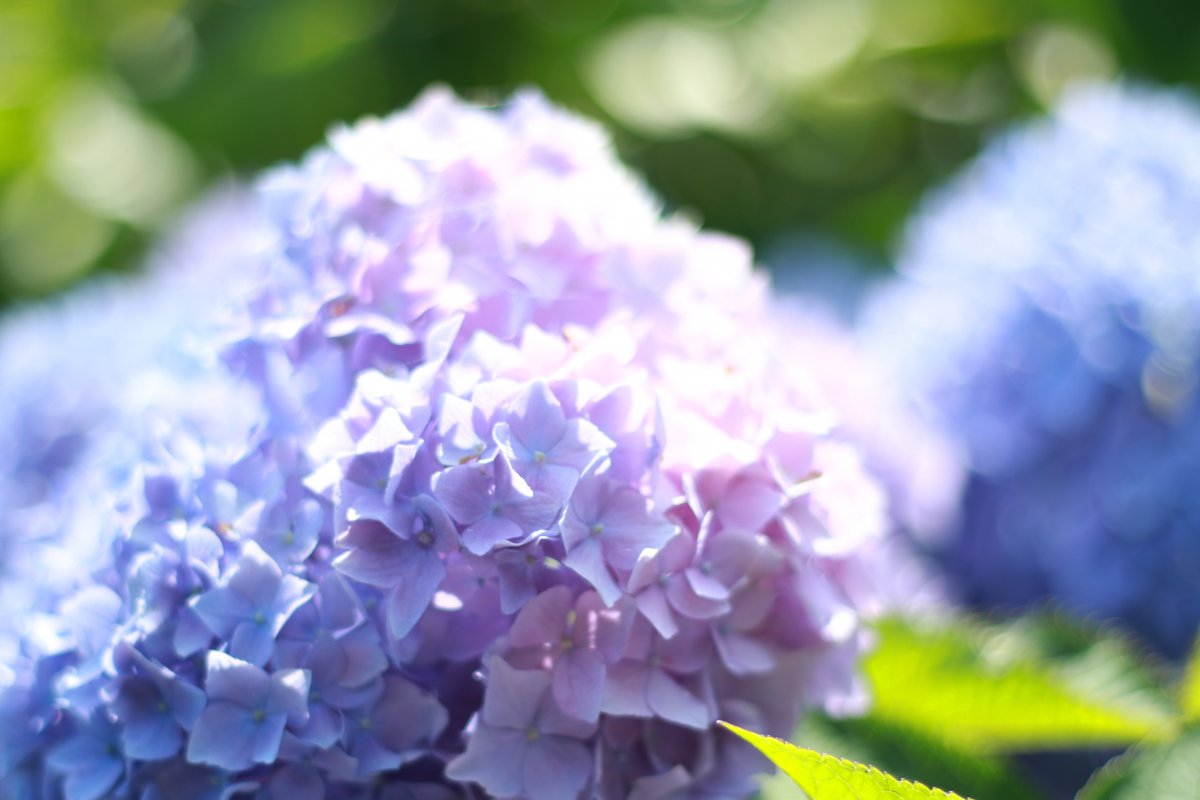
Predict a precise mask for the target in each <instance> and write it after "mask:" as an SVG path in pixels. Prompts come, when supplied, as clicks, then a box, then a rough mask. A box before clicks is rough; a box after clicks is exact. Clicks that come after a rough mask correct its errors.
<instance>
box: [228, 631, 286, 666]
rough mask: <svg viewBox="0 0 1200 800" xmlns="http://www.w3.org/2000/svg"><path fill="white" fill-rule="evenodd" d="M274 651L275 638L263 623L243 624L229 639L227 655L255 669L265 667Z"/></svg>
mask: <svg viewBox="0 0 1200 800" xmlns="http://www.w3.org/2000/svg"><path fill="white" fill-rule="evenodd" d="M274 651H275V637H274V636H273V635H272V633H271V629H270V628H268V627H267V626H266V625H265V624H263V623H258V622H243V623H241V624H239V625H238V626H237V627H236V628H234V629H233V636H231V637H230V638H229V655H231V656H233V657H234V658H237V659H240V660H242V661H245V662H247V663H249V664H253V665H254V666H256V667H262V666H266V663H267V662H268V661H270V660H271V654H272V653H273V652H274Z"/></svg>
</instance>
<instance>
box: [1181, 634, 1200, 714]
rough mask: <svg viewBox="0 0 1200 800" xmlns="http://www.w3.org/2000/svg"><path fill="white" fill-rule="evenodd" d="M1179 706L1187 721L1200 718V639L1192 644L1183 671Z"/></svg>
mask: <svg viewBox="0 0 1200 800" xmlns="http://www.w3.org/2000/svg"><path fill="white" fill-rule="evenodd" d="M1179 708H1180V710H1182V711H1183V718H1184V720H1186V721H1187V722H1196V721H1197V720H1200V639H1197V640H1196V643H1195V644H1194V645H1193V646H1192V656H1191V658H1189V659H1188V664H1187V669H1186V670H1184V673H1183V685H1182V686H1181V687H1180V690H1179Z"/></svg>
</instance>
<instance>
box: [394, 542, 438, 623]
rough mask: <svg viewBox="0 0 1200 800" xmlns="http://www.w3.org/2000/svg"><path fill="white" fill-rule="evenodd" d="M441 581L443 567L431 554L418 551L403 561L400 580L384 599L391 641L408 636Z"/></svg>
mask: <svg viewBox="0 0 1200 800" xmlns="http://www.w3.org/2000/svg"><path fill="white" fill-rule="evenodd" d="M445 577H446V565H445V564H443V563H442V559H441V557H440V556H438V554H437V552H436V551H434V550H419V552H417V553H414V554H413V555H412V556H411V557H410V558H409V559H408V560H407V561H405V563H404V568H403V570H402V571H401V572H400V573H399V578H400V580H399V581H398V583H397V585H396V586H395V588H393V589H391V590H390V591H389V593H388V598H387V621H388V632H389V633H391V635H392V636H393V637H395V638H396V639H403V638H404V637H405V636H407V635H408V633H409V631H411V630H412V629H413V626H414V625H416V624H417V621H418V620H419V619H420V618H421V615H422V614H424V613H425V609H427V608H428V607H429V603H430V601H431V600H433V596H434V595H435V594H436V593H437V590H438V587H439V586H441V584H442V579H443V578H445Z"/></svg>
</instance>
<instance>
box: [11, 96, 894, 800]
mask: <svg viewBox="0 0 1200 800" xmlns="http://www.w3.org/2000/svg"><path fill="white" fill-rule="evenodd" d="M258 197H259V201H260V204H261V209H262V210H263V215H264V216H263V217H262V218H259V217H258V216H257V214H256V213H255V212H253V211H246V212H245V214H244V217H245V218H244V219H242V220H239V221H237V222H234V223H231V227H230V231H231V232H233V231H236V230H237V229H238V228H241V227H245V228H247V229H249V230H253V231H255V235H254V236H251V237H248V238H249V239H250V240H252V241H253V242H254V246H253V247H248V248H247V249H245V250H243V251H242V252H243V255H244V256H245V257H246V258H248V259H249V260H250V261H251V262H252V263H251V264H250V265H248V266H246V267H245V268H244V269H241V268H239V269H237V270H235V271H236V272H237V273H238V275H237V276H236V277H230V276H227V277H225V278H222V277H217V278H216V279H215V281H214V283H215V285H218V286H219V285H221V284H222V283H228V284H230V285H231V288H230V289H229V297H227V298H225V299H220V300H213V301H212V302H213V304H214V305H216V306H219V311H220V313H213V314H211V316H210V315H209V312H208V311H206V310H204V309H199V310H198V311H197V314H198V315H199V318H200V319H201V320H202V324H201V323H197V324H200V325H201V327H203V329H204V331H205V333H204V334H203V336H202V338H203V339H204V340H205V341H207V342H208V344H209V346H210V352H211V353H212V354H219V355H220V356H221V358H220V359H219V360H211V359H196V360H194V361H189V368H188V370H187V374H186V375H172V378H173V379H172V380H171V381H169V382H168V383H170V385H171V386H173V387H175V388H176V389H177V391H176V392H175V393H174V394H172V395H170V396H168V397H166V398H164V399H163V401H162V403H161V404H159V405H158V406H156V413H153V414H146V413H133V414H121V415H119V416H115V417H113V418H114V419H116V422H115V423H114V424H113V426H112V427H113V428H114V433H113V434H112V437H111V438H112V440H113V444H112V445H111V446H103V447H101V446H92V447H89V448H88V451H89V457H88V458H87V459H85V462H86V463H87V464H89V465H90V466H89V467H88V468H87V469H86V470H83V472H84V473H85V474H84V475H82V476H78V477H74V478H72V481H73V483H74V487H73V488H71V490H69V491H63V492H61V493H58V494H57V495H56V497H57V502H58V503H59V505H60V506H62V507H64V508H65V509H66V511H65V513H67V514H70V515H72V516H73V517H77V518H79V519H81V520H82V522H86V523H91V525H92V535H93V536H94V537H96V538H97V540H98V541H99V545H98V546H96V545H94V546H92V547H91V548H90V549H89V550H88V555H87V556H86V557H85V558H84V559H82V560H78V561H76V562H75V563H74V568H73V569H72V570H71V571H70V576H71V578H70V580H67V581H64V582H62V583H63V584H64V585H62V586H58V587H56V591H57V596H47V597H45V598H43V599H40V600H39V606H38V610H39V611H40V612H43V613H39V614H36V615H32V616H30V617H20V618H17V617H14V618H8V617H10V616H12V615H10V614H7V613H6V614H5V617H6V619H5V621H4V623H3V624H4V625H5V626H15V629H14V630H13V631H12V636H11V638H12V639H13V640H14V641H15V642H17V646H16V648H15V651H14V653H13V655H12V656H11V657H9V656H6V659H7V660H8V661H9V662H10V663H9V664H6V666H7V669H8V672H7V674H6V675H5V676H4V679H3V683H0V687H2V688H0V729H2V730H4V731H5V732H6V736H5V738H4V740H3V741H2V742H0V776H2V777H0V786H2V787H3V789H4V791H5V792H6V793H7V794H8V795H11V796H19V797H35V798H36V797H47V798H57V797H60V796H62V797H65V798H66V800H92V799H93V798H98V797H102V796H110V795H115V796H134V797H138V798H144V799H145V800H158V798H163V799H164V800H174V798H181V799H182V798H201V797H211V798H222V797H229V796H232V795H236V794H240V793H248V794H253V795H255V796H258V797H262V798H268V799H269V798H276V800H281V799H282V798H289V799H291V798H321V797H329V798H381V799H383V800H398V799H399V798H421V799H426V800H442V798H455V797H467V796H481V795H484V796H492V797H498V798H533V799H534V800H543V799H545V800H550V799H551V798H554V799H556V800H557V799H559V798H572V797H583V796H589V797H590V796H594V797H600V798H614V799H615V798H632V797H637V798H659V797H661V798H666V797H731V798H732V797H742V796H745V795H747V794H749V793H750V792H752V791H753V790H754V787H755V775H756V773H757V772H759V771H761V770H763V769H764V768H765V766H766V765H765V762H764V761H762V760H761V759H760V757H759V756H757V755H756V754H755V753H753V752H752V751H751V750H750V749H749V748H748V747H746V746H744V745H742V744H740V743H739V742H738V741H737V740H735V739H734V737H732V736H729V735H727V734H724V733H721V732H719V731H717V730H715V729H714V722H715V720H717V719H718V718H724V719H728V720H730V721H733V722H736V723H738V724H742V725H745V726H747V727H751V728H754V729H756V730H764V731H769V732H773V733H776V734H780V735H786V734H787V733H789V732H790V729H791V727H792V725H793V724H794V722H795V720H796V718H797V715H798V714H799V712H800V710H801V709H802V708H806V707H824V708H828V709H830V710H833V711H846V710H851V709H854V708H857V707H860V706H861V705H862V703H863V702H864V697H863V693H862V688H861V686H860V685H859V682H858V679H857V675H856V664H857V660H858V657H859V656H860V654H861V652H862V649H863V646H864V628H863V617H864V611H865V610H867V609H869V608H871V607H872V605H873V599H872V598H873V597H875V596H877V595H879V594H881V593H880V592H876V591H875V589H876V588H877V587H876V586H875V585H874V582H875V581H876V580H877V579H878V578H879V577H880V576H882V575H884V571H883V570H882V569H879V568H878V566H877V559H878V558H879V557H880V556H879V555H878V554H879V553H880V552H883V551H884V550H883V549H882V548H881V546H880V545H881V542H883V541H884V540H885V537H886V536H887V534H888V533H889V532H890V531H891V530H892V529H893V528H894V527H895V525H896V524H897V522H896V515H895V514H894V513H893V511H892V509H891V507H890V505H889V494H890V491H891V490H890V489H889V488H888V487H889V484H888V483H886V482H881V479H880V478H879V477H878V476H876V475H875V474H874V473H873V472H872V471H870V470H869V469H868V468H867V462H866V461H865V460H864V455H863V452H862V451H861V449H860V447H859V445H858V443H857V441H856V439H855V436H854V433H853V430H852V429H851V428H850V427H847V426H845V425H842V424H840V423H839V419H838V415H837V411H838V409H837V407H836V400H837V396H836V395H837V393H836V391H832V390H831V389H830V388H829V387H827V386H824V385H823V383H822V380H821V375H820V374H819V373H816V372H809V371H807V370H806V369H805V364H804V363H790V359H788V358H787V353H788V347H789V346H792V345H794V342H792V341H791V333H790V332H789V330H788V327H787V326H786V325H783V324H779V323H778V321H777V319H776V316H777V314H776V311H775V310H774V309H773V306H772V303H771V300H770V297H769V295H768V293H767V291H766V288H765V285H764V283H763V282H762V280H761V279H760V278H758V277H757V275H756V273H754V272H753V270H752V269H751V263H750V257H749V253H748V251H747V250H746V248H745V247H744V246H743V245H742V244H741V243H740V242H737V241H734V240H730V239H726V238H722V237H719V236H713V235H708V234H703V233H699V232H697V231H696V230H695V229H694V228H692V227H691V226H689V225H688V224H687V223H685V222H683V221H681V220H674V219H667V220H664V219H663V218H662V217H661V214H660V210H659V208H658V206H657V205H656V204H655V203H654V201H653V200H652V199H651V198H650V197H649V196H648V195H647V194H646V193H645V192H644V191H643V190H642V189H641V187H640V186H639V184H638V183H637V182H636V181H635V180H633V179H632V178H631V177H630V176H629V175H628V174H627V173H626V172H625V171H624V170H622V169H621V168H620V167H619V166H618V165H617V164H616V162H615V160H614V159H613V156H612V154H611V150H610V146H609V143H608V141H607V139H606V138H605V137H604V135H603V134H602V133H601V132H600V131H598V130H597V129H595V128H593V127H592V126H591V125H589V124H587V123H585V122H582V121H580V120H578V119H576V118H574V117H571V116H569V115H566V114H563V113H562V112H559V111H557V110H555V109H554V108H552V107H550V106H549V105H548V104H547V103H545V101H544V100H542V99H541V98H540V97H539V96H537V95H534V94H524V95H520V96H518V97H517V98H515V99H514V100H513V101H512V102H511V103H510V104H508V105H507V106H505V107H504V108H503V109H501V110H499V111H488V110H482V109H477V108H473V107H470V106H467V105H465V104H463V103H461V102H459V101H458V100H457V99H455V98H454V97H453V96H451V95H449V94H448V93H446V92H444V91H439V90H434V91H432V92H430V93H429V94H427V95H426V96H425V97H423V98H422V99H421V100H419V101H418V102H417V103H416V105H415V106H414V107H413V108H412V109H411V110H409V111H407V112H405V113H401V114H398V115H396V116H393V117H391V118H388V119H386V120H382V121H367V122H363V123H360V124H359V125H357V126H356V127H354V128H350V129H343V130H339V131H337V132H335V133H334V134H333V135H332V136H331V140H330V145H329V147H327V148H324V149H321V150H318V151H316V152H315V153H314V154H313V155H312V156H310V157H309V158H308V159H307V160H306V161H305V162H304V163H302V164H301V165H300V166H298V167H295V168H287V169H283V170H281V171H278V172H276V173H274V174H273V175H271V176H270V177H269V178H268V179H267V180H266V181H264V183H263V184H262V186H261V187H260V190H259V193H258ZM262 231H266V233H267V234H268V235H267V236H266V238H265V239H261V238H260V237H259V235H258V234H259V233H260V232H262ZM206 247H207V245H205V246H204V247H202V248H200V249H199V251H198V253H199V257H200V258H201V260H207V256H206V253H208V252H211V251H208V250H206V249H205V248H206ZM239 259H240V257H239V258H232V257H226V256H222V257H221V260H222V261H223V262H225V263H233V262H238V261H239ZM220 271H221V270H218V272H220ZM241 287H244V288H245V289H246V291H245V292H243V291H242V290H241ZM196 299H197V298H196V297H192V298H187V299H185V300H184V301H183V302H195V301H196ZM201 305H203V304H201ZM147 369H150V368H149V367H147ZM205 381H212V382H216V383H218V384H219V385H220V386H221V387H223V391H227V392H229V394H228V395H227V397H226V398H224V399H222V398H218V399H217V400H216V402H210V401H205V402H201V403H199V406H200V407H199V408H198V409H197V408H194V405H195V403H194V402H190V401H194V399H195V394H194V392H193V391H192V388H191V387H193V386H196V385H200V384H201V383H203V382H205ZM175 405H178V407H179V408H178V410H177V411H176V412H175V413H176V416H175V417H174V418H172V417H171V416H170V414H171V410H172V408H173V407H174V406H175ZM157 409H161V410H162V413H161V414H160V413H158V410H157ZM163 419H165V420H167V421H166V423H165V424H164V423H163V422H162V420H163ZM235 423H236V424H235ZM888 480H889V481H890V480H891V478H889V479H888ZM38 552H42V553H43V556H42V557H43V558H44V559H45V560H50V559H52V558H70V554H69V553H63V552H61V551H59V550H55V551H54V552H53V553H46V552H44V551H38ZM35 560H36V559H35ZM4 610H5V611H10V610H11V609H8V608H6V609H4Z"/></svg>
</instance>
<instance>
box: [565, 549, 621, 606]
mask: <svg viewBox="0 0 1200 800" xmlns="http://www.w3.org/2000/svg"><path fill="white" fill-rule="evenodd" d="M564 563H565V564H566V565H567V566H568V567H570V568H571V569H573V570H575V572H576V574H578V575H579V576H580V577H582V578H583V579H584V580H586V581H587V582H588V583H590V584H591V585H592V586H593V587H594V588H595V589H596V591H597V592H599V593H600V597H601V598H603V599H604V602H605V603H607V604H609V605H612V604H613V603H615V602H617V600H619V599H620V597H621V587H619V586H617V582H616V580H614V579H613V576H612V572H610V571H609V569H608V564H607V563H606V562H605V560H604V552H603V550H602V549H601V545H600V541H599V539H598V538H595V537H593V538H590V539H585V540H584V541H583V542H582V543H581V544H579V545H578V546H576V547H574V548H572V549H571V550H570V552H568V553H567V557H566V559H565V562H564Z"/></svg>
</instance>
